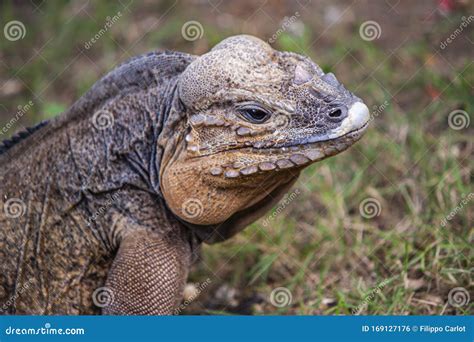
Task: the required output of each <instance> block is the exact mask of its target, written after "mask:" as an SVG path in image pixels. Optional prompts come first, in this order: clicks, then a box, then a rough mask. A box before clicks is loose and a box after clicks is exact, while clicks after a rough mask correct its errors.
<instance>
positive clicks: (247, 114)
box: [238, 106, 270, 124]
mask: <svg viewBox="0 0 474 342" xmlns="http://www.w3.org/2000/svg"><path fill="white" fill-rule="evenodd" d="M238 111H239V113H240V115H241V116H242V117H243V118H244V119H245V120H247V121H249V122H252V123H257V124H260V123H264V122H265V121H267V120H268V119H269V118H270V113H269V112H267V111H266V110H264V109H263V108H260V107H256V106H248V107H242V108H239V109H238Z"/></svg>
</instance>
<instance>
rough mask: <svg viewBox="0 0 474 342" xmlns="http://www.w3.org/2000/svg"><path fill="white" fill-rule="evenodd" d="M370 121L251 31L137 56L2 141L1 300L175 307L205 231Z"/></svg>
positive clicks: (321, 76) (231, 225)
mask: <svg viewBox="0 0 474 342" xmlns="http://www.w3.org/2000/svg"><path fill="white" fill-rule="evenodd" d="M368 122H369V112H368V109H367V107H366V105H364V104H363V102H362V101H361V99H359V98H358V97H356V96H354V95H353V94H352V93H350V92H349V91H347V90H346V89H345V88H344V87H343V86H342V85H341V84H340V83H339V82H338V81H337V79H336V78H335V77H334V75H333V74H331V73H326V74H325V73H324V72H323V71H322V70H321V69H320V68H319V66H317V65H316V64H315V63H313V62H312V61H311V60H310V59H308V58H306V57H303V56H300V55H298V54H295V53H291V52H279V51H275V50H273V49H272V48H271V47H270V46H269V45H268V44H266V43H265V42H263V41H261V40H259V39H257V38H254V37H251V36H245V35H241V36H234V37H230V38H227V39H225V40H224V41H222V42H221V43H220V44H218V45H217V46H215V47H214V48H213V49H212V50H211V51H210V52H208V53H206V54H204V55H202V56H192V55H188V54H185V53H179V52H152V53H148V54H146V55H142V56H139V57H135V58H133V59H131V60H130V61H128V62H126V63H124V64H122V65H121V66H119V67H117V68H116V69H115V70H113V71H112V72H111V73H109V74H108V75H106V76H105V77H103V78H102V79H101V80H100V81H98V82H97V83H96V84H95V85H94V86H93V87H92V88H91V89H90V91H88V92H87V93H86V94H85V95H84V96H83V97H82V98H80V99H79V100H78V101H77V102H76V103H75V104H73V105H72V107H71V108H70V109H69V110H67V111H66V112H65V113H63V114H62V115H60V116H59V117H57V118H55V119H53V120H51V121H50V122H48V123H45V124H41V125H40V126H38V127H37V128H36V129H31V130H29V131H26V132H23V133H20V134H19V135H17V136H15V137H14V138H13V139H12V140H11V141H8V142H5V143H4V145H3V146H2V147H1V148H0V165H1V166H0V180H1V183H0V189H1V199H0V265H1V266H0V267H1V272H0V309H1V311H2V312H3V313H7V314H40V315H42V314H65V315H69V314H96V313H106V314H171V313H173V310H174V308H176V306H177V305H179V303H180V301H181V298H182V291H183V286H184V285H185V282H186V278H187V275H188V271H189V267H190V265H191V263H192V262H193V260H195V259H196V255H198V251H199V246H200V244H201V243H203V242H205V243H214V242H218V241H222V240H225V239H228V238H229V237H231V236H233V235H234V234H236V233H237V232H239V231H240V230H242V229H243V228H244V227H246V226H247V225H248V224H250V223H251V222H253V221H255V220H257V219H258V218H259V217H261V216H262V215H263V214H264V213H265V212H266V211H268V210H269V209H270V208H271V207H272V206H273V205H274V204H275V203H276V202H277V201H278V200H279V199H281V197H282V196H283V195H284V194H285V192H287V190H288V189H289V188H290V186H291V185H292V184H293V183H294V182H295V180H296V179H297V177H298V175H299V173H300V171H301V170H302V169H303V168H304V167H306V166H308V165H310V164H311V163H313V162H316V161H319V160H322V159H324V158H327V157H330V156H332V155H335V154H337V153H339V152H341V151H343V150H345V149H347V148H348V147H349V146H351V145H352V144H354V143H355V142H356V141H357V140H358V139H359V138H360V137H361V136H362V134H363V132H364V131H365V129H366V127H367V124H368ZM101 291H102V292H101ZM104 303H105V304H104Z"/></svg>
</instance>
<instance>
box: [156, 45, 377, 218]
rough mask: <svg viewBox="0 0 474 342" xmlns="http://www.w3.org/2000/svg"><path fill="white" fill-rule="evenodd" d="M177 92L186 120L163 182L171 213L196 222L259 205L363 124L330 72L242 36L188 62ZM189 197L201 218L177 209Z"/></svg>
mask: <svg viewBox="0 0 474 342" xmlns="http://www.w3.org/2000/svg"><path fill="white" fill-rule="evenodd" d="M178 96H179V98H180V100H181V101H182V103H183V104H184V107H185V111H186V116H187V124H186V127H185V134H184V137H183V139H182V146H181V148H179V149H177V150H176V151H177V152H176V153H175V156H174V158H173V160H172V161H171V162H170V163H168V165H167V166H164V172H165V173H166V174H167V176H166V177H165V179H166V182H165V183H164V184H163V186H162V187H163V190H164V191H163V192H164V195H165V197H166V199H167V203H168V204H171V209H172V210H173V211H174V212H175V214H177V215H178V216H181V217H182V218H183V219H184V220H187V221H189V222H192V223H195V224H204V225H206V224H217V223H220V222H223V221H224V220H226V219H228V218H229V217H231V216H232V215H234V214H235V213H237V212H239V211H241V210H243V209H246V208H249V207H251V206H252V205H254V204H256V203H258V202H259V201H262V200H263V199H265V198H266V197H267V196H268V194H269V193H270V192H271V191H273V190H275V189H276V188H278V187H279V186H281V185H282V184H286V183H288V182H289V180H290V179H291V178H293V177H295V175H297V174H298V173H299V172H300V171H301V169H302V168H304V167H305V166H307V165H309V164H311V163H313V162H316V161H319V160H322V159H324V158H327V157H329V156H332V155H334V154H337V153H339V152H341V151H343V150H345V149H347V148H348V147H349V146H351V145H352V144H353V143H354V142H355V141H357V140H358V139H359V138H360V137H361V136H362V134H363V132H364V131H365V129H366V127H367V123H368V122H369V111H368V109H367V106H366V105H365V104H364V103H363V102H362V100H361V99H359V98H358V97H356V96H355V95H354V94H352V93H350V92H349V91H348V90H346V89H345V88H344V86H343V85H342V84H341V83H340V82H339V81H338V80H337V79H336V77H335V76H334V75H333V74H332V73H326V74H325V73H324V72H323V71H322V70H321V68H320V67H319V66H318V65H317V64H315V63H314V62H312V61H311V60H310V59H308V58H307V57H303V56H300V55H298V54H295V53H291V52H280V51H276V50H274V49H272V48H271V47H270V46H269V45H268V44H266V43H265V42H263V41H261V40H259V39H257V38H255V37H251V36H235V37H230V38H228V39H226V40H224V41H222V42H221V43H220V44H218V45H217V46H215V47H214V48H213V49H212V50H211V51H210V52H209V53H207V54H204V55H202V56H201V57H199V58H197V59H196V60H194V61H193V62H192V63H191V64H190V65H189V66H188V67H187V68H186V70H185V71H184V72H183V74H182V75H181V76H180V79H179V81H178ZM180 188H183V189H185V190H184V191H183V190H179V189H180ZM190 194H193V195H190ZM190 196H194V197H193V199H195V200H198V201H199V202H200V203H201V206H202V208H203V210H202V213H201V215H199V216H194V217H186V215H184V214H183V211H182V210H183V209H182V208H183V205H184V204H183V203H185V202H186V200H187V199H189V197H190Z"/></svg>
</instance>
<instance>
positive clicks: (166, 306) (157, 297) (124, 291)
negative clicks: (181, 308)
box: [102, 230, 191, 315]
mask: <svg viewBox="0 0 474 342" xmlns="http://www.w3.org/2000/svg"><path fill="white" fill-rule="evenodd" d="M190 264H191V249H190V245H189V242H188V241H186V240H185V238H184V237H183V236H180V235H179V233H176V234H174V233H172V234H171V235H170V234H168V235H166V236H158V235H157V234H156V233H153V232H149V231H146V230H140V231H135V232H133V233H130V234H128V235H127V236H126V237H125V238H124V239H123V240H122V242H121V244H120V248H119V250H118V253H117V256H116V257H115V259H114V262H113V265H112V268H111V270H110V272H109V275H108V277H107V281H106V284H105V287H106V290H107V291H110V297H111V298H109V299H110V301H109V304H108V305H107V306H106V307H104V308H103V309H102V311H103V313H104V314H111V315H169V314H172V313H173V310H174V308H176V307H177V305H179V303H180V301H181V299H182V292H183V288H184V285H185V282H186V278H187V275H188V268H189V266H190Z"/></svg>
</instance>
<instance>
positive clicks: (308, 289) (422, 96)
mask: <svg viewBox="0 0 474 342" xmlns="http://www.w3.org/2000/svg"><path fill="white" fill-rule="evenodd" d="M170 4H172V2H163V3H161V4H160V5H157V6H151V5H137V4H133V5H132V6H130V8H129V10H127V9H124V8H123V5H121V4H117V5H114V4H106V3H105V2H101V3H95V4H93V5H88V6H87V7H86V8H85V9H84V10H78V9H77V8H76V7H77V6H79V5H73V4H71V3H64V4H63V5H56V4H54V5H53V4H50V3H43V5H42V6H41V7H40V10H41V12H39V11H36V12H34V8H33V7H32V6H26V5H25V6H24V7H22V8H15V7H13V6H12V5H10V4H2V5H0V6H1V7H0V13H1V15H0V18H1V20H2V23H6V22H8V21H9V20H13V19H16V20H21V21H22V22H24V24H25V25H26V28H27V34H26V37H25V38H24V39H23V40H20V41H17V42H9V41H6V40H4V39H2V40H1V41H0V44H1V45H0V48H1V55H2V56H1V58H0V59H1V60H2V63H0V80H1V82H2V83H3V85H4V86H5V84H6V83H5V82H6V81H7V80H13V82H17V84H16V85H17V88H18V89H17V90H16V91H13V93H11V94H10V93H9V94H5V93H4V91H5V89H4V87H2V90H1V91H0V96H1V97H0V104H1V105H0V113H1V115H0V122H3V121H4V122H6V121H8V120H9V118H11V117H12V115H13V114H12V113H14V112H16V110H17V106H18V105H24V104H26V103H27V102H28V101H30V100H32V101H33V102H34V104H35V105H34V106H33V108H32V109H31V110H30V111H29V112H28V113H27V115H25V117H22V119H21V121H20V122H18V124H17V126H16V128H20V127H21V126H27V125H31V124H33V123H35V122H37V121H40V120H41V119H44V118H48V117H52V116H55V115H57V114H58V113H60V112H61V111H63V110H64V109H65V108H67V107H68V106H69V105H71V104H72V102H73V101H74V100H76V99H77V98H78V97H79V96H80V95H81V94H83V93H84V92H85V91H86V90H87V89H88V88H89V87H90V86H91V85H92V84H93V83H94V82H95V81H96V80H97V79H98V78H99V77H100V76H101V75H103V74H104V73H105V72H107V71H108V70H110V69H111V68H112V67H113V66H114V65H115V64H116V63H119V62H122V61H124V60H126V59H127V58H128V57H130V56H133V55H136V54H139V53H143V52H145V51H149V50H152V49H155V48H170V49H178V50H183V51H188V52H192V53H197V54H199V53H203V52H205V51H206V50H208V49H209V48H210V47H211V46H212V45H213V44H215V43H216V42H218V41H219V40H221V39H222V38H223V37H225V36H227V35H231V34H237V33H240V32H241V31H242V27H244V28H245V27H246V26H242V25H241V24H240V21H239V19H240V20H246V18H247V17H248V16H245V15H242V16H241V17H240V18H239V17H238V15H234V19H235V21H234V22H231V23H230V24H229V25H227V26H226V27H225V28H222V27H221V26H219V25H222V24H219V22H218V20H217V17H218V15H217V14H212V12H210V9H209V8H203V7H198V8H195V9H190V8H186V6H185V5H182V4H178V5H177V6H175V7H174V8H173V9H172V10H171V11H170V13H169V15H167V16H165V17H164V18H163V19H162V20H161V21H160V22H159V23H158V24H156V25H155V26H154V25H153V19H156V18H159V17H160V16H161V15H162V14H163V13H164V12H165V11H166V10H167V8H168V7H169V6H170ZM223 6H225V5H223ZM118 11H122V13H123V16H122V17H121V19H120V20H119V21H118V22H117V23H116V24H115V25H114V26H113V27H112V28H111V29H110V31H108V32H107V34H105V35H104V36H103V37H102V38H100V40H99V41H98V42H97V43H95V44H94V45H93V46H92V48H91V49H90V50H86V51H83V53H80V52H79V51H80V50H81V48H82V47H83V44H84V43H85V42H87V41H89V39H90V38H91V37H92V36H93V35H94V34H96V33H97V32H98V31H99V30H100V29H101V28H102V27H103V24H104V22H105V18H106V17H107V16H113V15H114V14H116V13H117V12H118ZM229 11H231V10H229ZM267 11H269V9H267ZM75 13H77V14H75ZM291 14H292V13H289V15H291ZM460 15H461V14H459V15H458V14H454V15H453V17H452V18H451V20H450V21H446V20H441V19H439V24H438V25H435V26H434V28H433V30H432V32H430V37H429V38H428V39H427V38H426V37H419V38H413V39H409V40H408V41H407V42H406V43H405V44H404V45H403V46H401V47H400V48H398V49H397V50H396V52H395V53H394V54H391V52H393V51H392V50H391V49H388V48H386V47H385V46H384V44H383V42H378V41H374V42H365V41H363V40H361V39H360V36H359V34H358V29H357V26H356V27H355V28H354V27H351V26H350V25H349V26H347V27H343V28H342V29H340V30H339V31H337V32H336V33H332V31H328V32H327V33H326V34H325V35H324V37H323V39H322V41H321V42H320V43H318V44H316V45H313V46H311V43H312V42H313V41H314V40H315V39H316V38H317V37H318V36H319V34H318V33H317V31H315V28H314V27H311V25H312V24H311V23H312V22H313V20H312V18H311V17H310V16H309V15H308V14H307V13H306V12H305V14H304V15H303V16H302V22H303V23H304V24H305V25H306V26H305V29H304V34H303V35H302V36H301V37H297V36H295V35H293V34H291V33H290V32H285V33H284V34H282V35H281V36H280V37H279V39H278V41H277V42H276V43H275V44H274V45H275V46H276V47H277V48H279V49H283V50H292V51H296V52H304V53H307V54H309V55H310V57H312V58H313V59H314V60H315V61H317V62H318V63H319V64H320V65H321V67H322V68H323V69H324V70H325V71H332V72H334V73H335V74H336V76H337V77H338V78H339V80H340V81H341V82H342V83H343V84H344V85H345V86H346V87H347V88H348V89H350V90H352V91H354V92H355V93H356V94H357V95H359V96H360V97H361V98H363V99H364V100H365V101H366V102H367V104H368V105H369V108H374V106H380V105H382V104H383V103H384V102H385V101H386V102H387V104H388V105H387V106H386V108H385V109H384V110H382V111H380V113H379V114H378V115H377V116H376V117H375V118H374V121H373V123H372V126H371V128H370V129H369V131H368V132H367V134H366V136H365V137H364V138H363V139H362V140H361V142H360V143H358V144H357V145H356V146H355V147H354V148H352V149H350V150H349V151H347V152H345V153H343V154H341V155H339V156H336V157H335V158H331V159H329V160H326V161H323V162H321V163H318V164H317V165H313V166H311V167H309V168H308V169H306V170H304V172H303V173H302V175H301V178H300V180H299V181H298V183H297V184H296V186H295V187H296V188H298V189H299V190H300V193H299V195H298V196H297V197H296V199H295V200H294V201H292V202H291V203H290V205H289V206H287V207H286V208H285V209H284V210H283V212H282V213H281V214H280V215H278V216H277V218H276V219H275V220H272V221H270V222H271V224H270V225H269V226H267V227H264V226H263V225H262V223H261V222H256V223H254V224H253V225H252V226H250V227H248V228H247V229H246V230H245V231H244V232H243V233H241V234H239V235H237V236H236V237H235V238H233V239H231V240H229V241H226V242H224V243H221V244H218V245H213V246H205V247H204V248H203V257H202V261H201V262H200V263H198V264H197V265H196V266H195V267H194V268H193V271H192V273H191V275H190V282H202V281H203V279H206V278H207V277H210V278H211V279H212V283H211V285H210V286H209V287H208V288H206V291H204V292H203V293H202V294H201V295H200V297H199V298H198V299H197V300H196V301H194V302H193V303H192V304H191V305H190V306H189V308H188V309H187V312H188V313H210V314H212V313H218V314H235V313H253V314H352V313H353V310H355V309H357V308H361V305H362V304H364V303H366V305H363V306H362V308H361V310H360V313H361V314H468V313H470V314H472V313H473V305H472V303H470V304H466V305H463V306H461V307H458V308H457V307H454V306H453V305H450V304H449V303H448V293H449V291H450V290H451V289H453V288H456V287H463V288H465V289H466V290H467V291H471V298H472V288H473V287H472V285H473V284H472V281H473V271H474V270H473V268H472V267H473V258H472V257H473V250H472V244H473V237H474V236H473V229H472V228H473V225H472V222H473V220H472V219H473V210H472V207H473V201H470V202H469V203H468V204H467V205H465V206H464V207H463V208H462V209H461V210H459V212H458V213H457V214H456V215H455V216H454V217H453V219H452V220H451V221H449V222H448V224H447V225H446V226H445V227H442V224H441V222H442V220H443V219H444V218H445V217H446V216H447V215H448V214H449V213H450V212H451V211H452V210H453V209H454V208H456V207H457V206H459V205H460V203H461V201H462V199H463V198H466V196H468V195H469V194H470V193H472V192H473V189H472V166H473V158H472V156H473V140H472V136H473V129H472V127H473V123H472V122H471V125H470V126H469V127H467V128H465V129H462V130H453V129H451V128H450V127H449V125H448V114H449V113H450V112H451V111H453V110H455V109H463V110H465V111H466V112H467V113H470V115H471V120H472V113H473V108H474V90H473V87H472V85H473V84H474V65H473V62H472V53H471V54H469V51H472V49H471V50H469V49H470V46H467V45H466V44H468V43H466V42H464V43H463V42H462V41H461V40H462V39H463V38H462V37H459V38H458V43H457V44H458V45H456V46H458V47H456V49H457V50H456V51H455V52H453V51H452V50H451V51H449V50H450V49H449V48H448V49H446V51H440V50H439V49H437V44H438V42H439V41H441V40H443V39H445V38H446V37H447V36H449V34H450V33H451V32H452V30H453V29H454V28H456V27H457V24H456V23H457V20H458V18H459V17H460ZM188 20H199V21H200V22H201V23H202V24H203V27H204V29H205V34H204V35H203V38H201V39H200V40H197V41H195V42H188V41H186V40H184V39H182V37H181V34H180V30H181V26H182V24H183V23H184V22H186V21H188ZM254 20H255V21H258V19H257V18H254ZM363 20H366V19H365V18H363V19H362V18H361V20H360V21H363ZM381 23H382V22H381ZM359 24H360V23H359ZM258 27H259V29H261V30H262V32H258V33H259V34H260V35H261V37H262V38H268V37H271V35H272V34H273V33H274V32H275V31H276V30H277V29H278V23H277V22H274V23H273V24H268V25H267V27H263V28H262V26H261V25H260V26H258ZM247 29H249V28H248V27H247ZM384 29H385V26H384ZM246 32H247V31H246ZM250 32H252V31H250ZM319 32H321V31H319ZM385 33H387V32H386V31H384V34H385ZM464 34H466V35H469V37H470V38H471V40H474V38H473V37H472V30H470V31H466V32H465V33H464ZM44 44H46V45H45V46H43V45H44ZM459 44H461V48H459ZM463 44H464V46H465V48H462V46H463ZM35 49H36V50H35ZM35 51H39V54H37V53H36V52H35ZM11 84H12V83H10V85H11ZM436 94H439V97H438V98H437V97H436V96H435V95H436ZM12 133H13V130H12V131H11V132H9V134H12ZM463 196H464V197H463ZM367 198H371V199H375V201H377V202H378V203H379V204H380V209H381V210H380V213H379V215H378V216H375V217H373V218H364V217H363V216H362V215H361V213H360V210H359V206H360V203H361V202H362V201H364V200H365V199H367ZM381 284H383V286H381V287H380V288H379V289H378V290H377V286H380V285H381ZM224 285H225V286H226V287H223V286H224ZM277 287H285V288H287V289H288V290H289V291H290V293H291V296H292V301H291V304H290V305H286V306H284V307H282V308H277V307H275V306H274V305H272V304H271V302H270V300H269V297H270V294H271V292H272V290H273V289H275V288H277ZM229 293H230V294H229ZM228 297H232V298H231V299H232V300H231V299H229V298H228ZM471 302H472V300H471Z"/></svg>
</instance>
